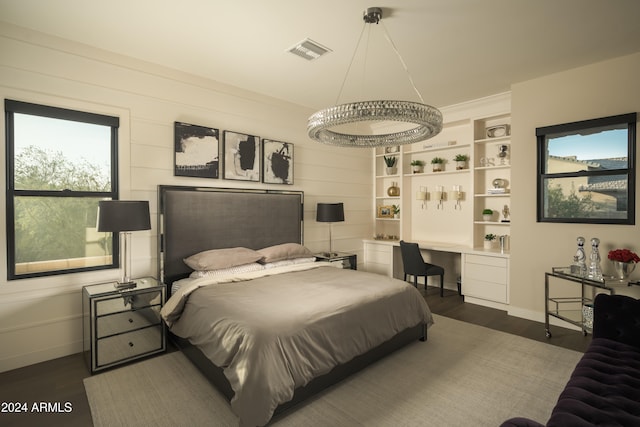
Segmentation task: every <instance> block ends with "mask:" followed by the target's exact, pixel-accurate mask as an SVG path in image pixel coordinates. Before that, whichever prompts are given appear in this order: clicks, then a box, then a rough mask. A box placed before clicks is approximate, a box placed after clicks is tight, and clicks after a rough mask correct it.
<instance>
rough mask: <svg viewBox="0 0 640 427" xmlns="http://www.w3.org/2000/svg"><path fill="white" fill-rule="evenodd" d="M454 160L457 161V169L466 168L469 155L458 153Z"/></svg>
mask: <svg viewBox="0 0 640 427" xmlns="http://www.w3.org/2000/svg"><path fill="white" fill-rule="evenodd" d="M453 160H455V162H456V170H461V169H466V168H467V162H468V161H469V156H468V155H467V154H456V156H455V157H454V158H453Z"/></svg>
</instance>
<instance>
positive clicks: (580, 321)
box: [544, 267, 640, 338]
mask: <svg viewBox="0 0 640 427" xmlns="http://www.w3.org/2000/svg"><path fill="white" fill-rule="evenodd" d="M552 277H554V278H557V279H561V280H566V281H569V282H573V283H577V284H579V285H580V295H576V296H568V297H567V296H551V295H550V293H549V279H550V278H552ZM631 285H640V282H637V281H636V282H633V281H628V280H620V279H618V278H615V277H613V276H604V279H603V280H601V281H600V280H595V279H590V278H588V277H585V276H581V275H577V274H573V273H571V269H570V268H569V267H553V268H552V269H551V272H546V273H544V299H545V303H544V329H545V335H546V337H547V338H551V331H550V330H549V316H552V317H555V318H558V319H561V320H564V321H565V322H568V323H571V324H572V325H576V326H578V327H579V328H580V329H582V333H583V334H584V335H587V333H588V332H590V327H589V325H587V322H585V318H584V315H583V307H585V306H587V307H590V308H591V310H593V300H594V299H595V296H596V294H597V293H598V292H599V291H598V290H600V291H601V292H608V293H609V294H611V295H613V294H615V293H616V289H620V288H621V287H623V286H624V287H626V286H631Z"/></svg>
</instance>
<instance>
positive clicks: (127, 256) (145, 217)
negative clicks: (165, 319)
mask: <svg viewBox="0 0 640 427" xmlns="http://www.w3.org/2000/svg"><path fill="white" fill-rule="evenodd" d="M97 228H98V232H107V233H109V232H110V233H120V235H121V236H122V237H123V239H118V240H119V242H120V249H121V250H120V265H121V267H122V277H121V278H120V280H119V281H118V282H117V283H116V284H115V287H116V289H130V288H135V287H136V282H134V281H133V280H131V251H130V246H131V232H132V231H138V230H150V229H151V219H150V217H149V202H147V201H138V200H101V201H100V202H98V225H97Z"/></svg>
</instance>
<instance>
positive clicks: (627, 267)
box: [611, 261, 636, 280]
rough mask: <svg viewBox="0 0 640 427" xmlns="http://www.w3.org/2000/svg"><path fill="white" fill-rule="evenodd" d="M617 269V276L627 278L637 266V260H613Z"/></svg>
mask: <svg viewBox="0 0 640 427" xmlns="http://www.w3.org/2000/svg"><path fill="white" fill-rule="evenodd" d="M611 262H612V263H613V268H614V269H615V272H616V273H615V274H616V277H617V278H618V279H620V280H627V279H628V278H629V276H630V275H631V273H633V270H635V268H636V263H635V262H622V261H611Z"/></svg>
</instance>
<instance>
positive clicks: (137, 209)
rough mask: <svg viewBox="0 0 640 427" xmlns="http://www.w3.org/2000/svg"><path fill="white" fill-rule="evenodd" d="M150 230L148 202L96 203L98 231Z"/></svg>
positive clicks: (112, 201) (114, 201)
mask: <svg viewBox="0 0 640 427" xmlns="http://www.w3.org/2000/svg"><path fill="white" fill-rule="evenodd" d="M150 229H151V218H150V216H149V202H147V201H139V200H102V201H100V202H98V231H100V232H113V233H116V232H118V233H119V232H121V231H138V230H150Z"/></svg>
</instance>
